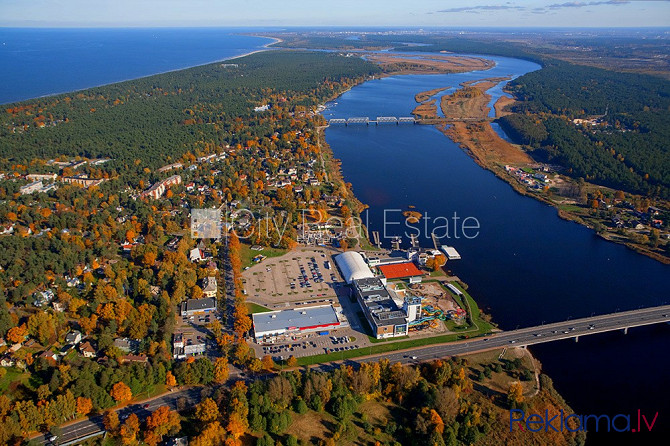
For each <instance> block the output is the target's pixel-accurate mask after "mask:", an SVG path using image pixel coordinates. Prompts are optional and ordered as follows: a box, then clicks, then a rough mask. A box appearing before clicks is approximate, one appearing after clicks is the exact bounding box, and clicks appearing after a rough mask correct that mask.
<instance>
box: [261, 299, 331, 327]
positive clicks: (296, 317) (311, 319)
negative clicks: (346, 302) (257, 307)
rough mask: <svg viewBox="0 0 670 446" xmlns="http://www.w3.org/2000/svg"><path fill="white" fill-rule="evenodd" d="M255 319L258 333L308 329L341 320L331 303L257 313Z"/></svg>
mask: <svg viewBox="0 0 670 446" xmlns="http://www.w3.org/2000/svg"><path fill="white" fill-rule="evenodd" d="M253 319H254V330H255V331H256V332H257V333H264V332H271V331H279V330H283V329H296V328H297V329H307V328H314V327H318V326H322V325H330V324H337V323H338V322H339V320H338V319H337V314H336V313H335V310H334V309H333V307H332V306H331V305H321V306H318V307H308V308H300V309H294V310H282V311H270V312H266V313H256V314H254V315H253Z"/></svg>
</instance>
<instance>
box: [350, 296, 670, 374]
mask: <svg viewBox="0 0 670 446" xmlns="http://www.w3.org/2000/svg"><path fill="white" fill-rule="evenodd" d="M669 316H670V305H664V306H660V307H654V308H645V309H640V310H633V311H625V312H620V313H612V314H606V315H602V316H595V317H587V318H581V319H574V320H568V321H564V322H556V323H552V324H545V325H539V326H535V327H528V328H522V329H518V330H511V331H505V332H499V333H496V334H493V335H491V336H488V337H483V338H474V339H472V340H467V341H460V342H457V343H449V344H436V345H430V346H426V347H419V348H415V349H411V350H405V351H399V352H397V353H394V352H389V353H384V354H380V355H372V356H369V357H366V358H361V359H358V360H356V362H370V361H377V360H379V359H381V358H387V359H388V360H389V361H391V362H402V363H412V362H421V361H428V360H432V359H436V358H444V357H448V356H456V355H464V354H468V353H475V352H479V351H485V350H491V349H495V348H504V347H520V346H526V345H533V344H540V343H544V342H551V341H557V340H561V339H570V338H575V337H578V336H587V335H593V334H596V333H604V332H608V331H615V330H623V329H624V328H626V327H629V328H630V327H640V326H643V325H652V324H658V323H663V322H670V317H669Z"/></svg>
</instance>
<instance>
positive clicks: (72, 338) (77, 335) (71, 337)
mask: <svg viewBox="0 0 670 446" xmlns="http://www.w3.org/2000/svg"><path fill="white" fill-rule="evenodd" d="M65 342H67V343H68V344H73V345H77V344H79V343H80V342H81V332H80V331H79V330H72V331H71V332H69V333H68V334H66V335H65Z"/></svg>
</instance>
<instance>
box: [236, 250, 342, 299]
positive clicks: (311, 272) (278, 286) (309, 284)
mask: <svg viewBox="0 0 670 446" xmlns="http://www.w3.org/2000/svg"><path fill="white" fill-rule="evenodd" d="M242 277H243V280H244V289H245V291H246V293H247V299H249V301H251V302H255V303H258V304H260V305H265V306H267V307H269V308H277V305H278V304H279V305H280V306H281V305H284V306H288V305H286V304H288V303H290V302H296V301H305V300H314V301H315V302H316V301H322V300H326V299H333V298H335V296H336V295H335V288H336V287H338V286H340V283H341V278H340V276H339V273H338V272H337V268H336V267H335V265H334V262H333V259H332V258H331V256H330V251H329V250H327V249H323V248H303V249H300V250H295V251H291V252H290V253H288V254H286V255H284V256H281V257H276V258H268V259H266V260H264V261H262V262H261V263H259V264H257V265H254V266H252V267H251V268H249V269H248V270H246V271H244V273H243V274H242Z"/></svg>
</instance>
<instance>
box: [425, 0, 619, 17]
mask: <svg viewBox="0 0 670 446" xmlns="http://www.w3.org/2000/svg"><path fill="white" fill-rule="evenodd" d="M630 2H631V0H596V1H584V2H581V1H571V2H564V3H553V4H550V5H547V6H541V7H537V8H533V9H530V11H531V12H532V13H534V14H544V13H546V12H549V10H554V11H555V10H557V9H564V8H584V7H586V6H600V5H611V6H619V5H624V4H626V3H630ZM509 10H514V11H527V10H529V8H527V7H524V6H515V5H514V4H513V3H511V2H507V3H505V4H504V5H476V6H461V7H457V8H448V9H441V10H439V11H437V12H451V13H459V12H468V13H479V12H485V11H509ZM431 14H432V13H431Z"/></svg>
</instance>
